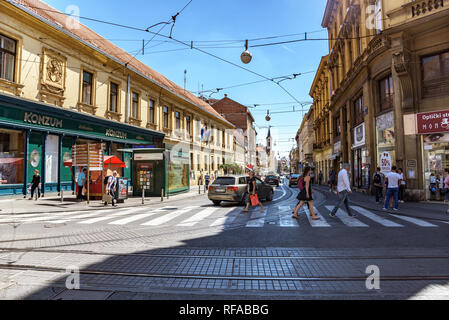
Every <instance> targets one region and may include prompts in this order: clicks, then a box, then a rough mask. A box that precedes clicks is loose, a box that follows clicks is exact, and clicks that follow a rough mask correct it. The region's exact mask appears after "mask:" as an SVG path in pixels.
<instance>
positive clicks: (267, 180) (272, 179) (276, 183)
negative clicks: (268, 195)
mask: <svg viewBox="0 0 449 320" xmlns="http://www.w3.org/2000/svg"><path fill="white" fill-rule="evenodd" d="M265 183H267V184H270V185H273V186H276V187H279V183H280V179H279V177H277V176H267V177H266V178H265Z"/></svg>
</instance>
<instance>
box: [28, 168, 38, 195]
mask: <svg viewBox="0 0 449 320" xmlns="http://www.w3.org/2000/svg"><path fill="white" fill-rule="evenodd" d="M40 184H41V176H40V175H39V170H34V176H33V180H32V181H31V197H30V199H29V200H33V196H34V192H35V191H36V190H37V198H36V200H37V199H39V198H40V197H41V188H40Z"/></svg>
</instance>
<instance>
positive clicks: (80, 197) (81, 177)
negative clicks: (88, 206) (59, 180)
mask: <svg viewBox="0 0 449 320" xmlns="http://www.w3.org/2000/svg"><path fill="white" fill-rule="evenodd" d="M86 178H87V169H86V168H84V169H83V171H81V172H80V173H78V179H77V181H76V182H77V184H78V195H77V197H76V200H77V201H83V189H84V185H85V184H86Z"/></svg>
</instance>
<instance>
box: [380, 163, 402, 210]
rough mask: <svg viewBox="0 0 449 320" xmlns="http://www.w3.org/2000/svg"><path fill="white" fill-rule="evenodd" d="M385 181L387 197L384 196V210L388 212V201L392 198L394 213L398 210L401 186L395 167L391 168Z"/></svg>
mask: <svg viewBox="0 0 449 320" xmlns="http://www.w3.org/2000/svg"><path fill="white" fill-rule="evenodd" d="M385 180H386V182H387V183H388V187H387V195H386V196H385V206H384V208H383V209H384V210H388V209H389V207H390V199H391V197H394V208H393V210H394V211H398V210H399V185H400V184H401V176H400V175H399V174H398V173H397V167H396V166H393V167H392V168H391V172H390V173H388V174H387V175H386V176H385Z"/></svg>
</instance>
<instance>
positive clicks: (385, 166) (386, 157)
mask: <svg viewBox="0 0 449 320" xmlns="http://www.w3.org/2000/svg"><path fill="white" fill-rule="evenodd" d="M392 166H393V163H392V160H391V156H390V153H388V152H383V153H382V154H381V155H380V170H381V172H382V173H384V174H385V173H389V172H391V167H392Z"/></svg>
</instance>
